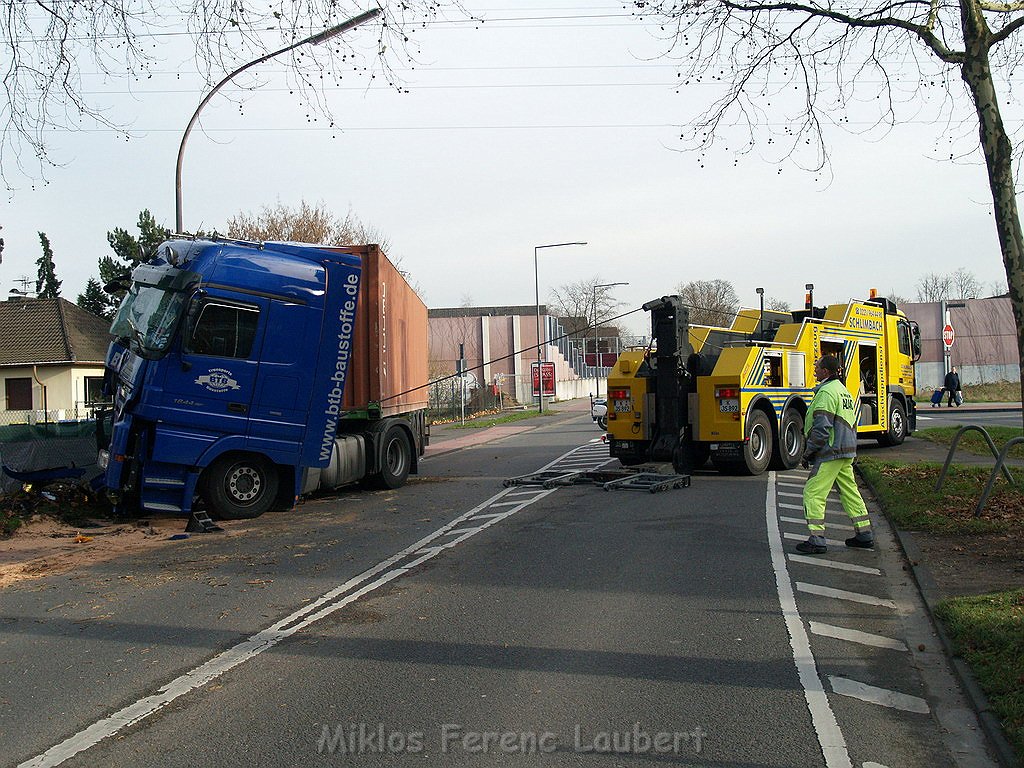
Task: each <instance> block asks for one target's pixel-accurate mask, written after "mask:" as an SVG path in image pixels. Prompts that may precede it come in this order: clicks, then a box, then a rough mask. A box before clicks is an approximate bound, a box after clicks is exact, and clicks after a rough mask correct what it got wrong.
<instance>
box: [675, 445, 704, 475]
mask: <svg viewBox="0 0 1024 768" xmlns="http://www.w3.org/2000/svg"><path fill="white" fill-rule="evenodd" d="M710 456H711V444H710V443H700V442H693V441H689V442H686V443H680V444H679V445H678V446H676V449H675V450H674V451H672V469H674V470H675V471H676V472H677V473H678V474H680V475H687V474H689V473H690V472H693V471H694V470H698V469H700V468H701V467H703V466H704V465H705V464H707V463H708V458H709V457H710Z"/></svg>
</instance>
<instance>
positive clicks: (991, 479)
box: [935, 424, 1024, 517]
mask: <svg viewBox="0 0 1024 768" xmlns="http://www.w3.org/2000/svg"><path fill="white" fill-rule="evenodd" d="M971 431H975V432H980V433H981V436H982V437H984V438H985V442H987V443H988V447H989V450H991V451H992V458H994V459H995V460H996V464H995V466H994V467H992V473H991V474H990V475H989V476H988V482H987V483H986V484H985V490H984V491H983V492H982V494H981V498H980V499H978V504H977V506H975V508H974V516H975V517H981V511H982V510H983V509H984V508H985V502H987V501H988V495H989V493H991V492H992V486H993V485H995V482H996V475H998V474H999V472H1000V471H1001V472H1002V473H1003V477H1005V478H1006V482H1008V483H1009V484H1010V485H1016V482H1015V481H1014V479H1013V475H1012V474H1010V470H1009V469H1008V468H1007V466H1006V457H1007V456H1008V455H1009V453H1010V448H1012V447H1013V446H1015V445H1017V444H1018V443H1024V437H1014V438H1011V439H1010V440H1008V441H1007V442H1006V445H1004V446H1003V450H1001V451H999V450H997V449H996V444H995V443H994V442H993V441H992V437H991V436H990V435H989V433H988V432H987V431H986V430H985V429H983V428H982V427H979V426H978V425H976V424H968V425H967V426H966V427H961V428H960V430H959V431H958V432H957V433H956V435H954V437H953V442H951V443H950V445H949V453H948V454H946V463H945V464H943V465H942V472H940V473H939V479H938V482H936V483H935V490H936V491H941V490H942V484H943V482H945V480H946V474H947V472H948V471H949V465H950V463H952V461H953V454H954V453H955V452H956V446H957V444H958V443H959V442H960V438H961V437H963V435H964V433H966V432H971Z"/></svg>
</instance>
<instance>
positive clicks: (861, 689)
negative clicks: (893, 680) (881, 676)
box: [828, 675, 932, 715]
mask: <svg viewBox="0 0 1024 768" xmlns="http://www.w3.org/2000/svg"><path fill="white" fill-rule="evenodd" d="M828 682H829V684H830V685H831V686H832V691H833V693H838V694H839V695H840V696H849V697H850V698H851V699H859V700H860V701H866V702H868V703H869V704H877V705H879V706H881V707H889V708H890V709H900V710H903V711H904V712H916V713H917V714H919V715H927V714H928V713H929V712H931V711H932V709H931V707H929V706H928V702H927V701H925V700H924V699H922V698H919V697H917V696H911V695H910V694H909V693H900V692H899V691H891V690H889V689H888V688H876V687H875V686H873V685H867V684H866V683H858V682H857V681H856V680H850V679H849V678H847V677H835V676H833V675H829V677H828Z"/></svg>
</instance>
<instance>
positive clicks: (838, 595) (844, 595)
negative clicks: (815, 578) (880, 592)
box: [796, 581, 896, 611]
mask: <svg viewBox="0 0 1024 768" xmlns="http://www.w3.org/2000/svg"><path fill="white" fill-rule="evenodd" d="M796 588H797V590H798V591H800V592H806V593H807V594H810V595H820V596H821V597H831V598H835V599H836V600H849V601H850V602H853V603H863V604H864V605H877V606H880V607H882V608H889V609H891V610H893V611H895V610H896V603H895V602H894V601H892V600H886V599H885V598H882V597H875V596H874V595H865V594H864V593H863V592H848V591H846V590H845V589H833V588H832V587H822V586H820V585H818V584H807V583H805V582H803V581H798V582H797V583H796Z"/></svg>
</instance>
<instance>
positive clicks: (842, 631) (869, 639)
mask: <svg viewBox="0 0 1024 768" xmlns="http://www.w3.org/2000/svg"><path fill="white" fill-rule="evenodd" d="M810 628H811V633H812V634H815V635H819V636H821V637H834V638H835V639H837V640H846V641H847V642H850V643H860V644H861V645H870V646H871V647H872V648H887V649H889V650H891V651H906V650H907V646H906V643H903V642H901V641H900V640H894V639H893V638H891V637H885V636H884V635H873V634H871V633H870V632H861V631H859V630H856V629H846V628H845V627H837V626H834V625H832V624H822V623H821V622H819V621H812V622H810Z"/></svg>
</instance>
